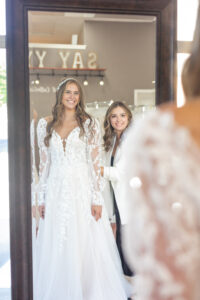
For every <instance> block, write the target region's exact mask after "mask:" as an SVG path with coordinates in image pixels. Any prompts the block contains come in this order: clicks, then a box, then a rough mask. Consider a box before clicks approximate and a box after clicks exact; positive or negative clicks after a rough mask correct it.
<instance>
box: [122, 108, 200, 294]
mask: <svg viewBox="0 0 200 300" xmlns="http://www.w3.org/2000/svg"><path fill="white" fill-rule="evenodd" d="M123 151H124V155H123V156H124V157H125V161H124V164H125V168H126V171H127V198H128V199H129V215H130V223H129V225H128V228H127V231H126V234H125V238H126V241H127V242H128V245H129V248H128V251H127V254H128V257H129V259H130V261H131V263H132V267H133V268H134V270H135V271H136V274H137V275H138V276H137V280H136V282H137V298H136V299H137V300H161V299H163V300H199V299H200V290H199V282H198V281H199V276H200V172H199V166H200V153H199V148H198V147H197V146H196V144H195V143H194V141H193V140H192V138H191V137H190V134H189V132H188V131H187V130H186V129H185V128H183V127H180V126H177V125H176V124H175V122H174V119H173V115H171V114H169V113H160V112H156V113H154V114H153V115H152V116H149V117H147V119H146V120H145V121H143V122H141V123H140V124H138V125H137V126H136V128H135V129H133V130H132V131H131V129H130V130H129V137H128V139H127V141H126V144H125V145H124V149H123Z"/></svg>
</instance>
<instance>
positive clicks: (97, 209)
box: [91, 205, 102, 221]
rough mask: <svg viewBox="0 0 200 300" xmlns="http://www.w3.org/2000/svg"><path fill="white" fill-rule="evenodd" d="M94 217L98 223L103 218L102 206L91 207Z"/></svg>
mask: <svg viewBox="0 0 200 300" xmlns="http://www.w3.org/2000/svg"><path fill="white" fill-rule="evenodd" d="M91 211H92V215H93V217H94V218H95V220H96V221H98V220H99V219H100V218H101V214H102V206H101V205H92V207H91Z"/></svg>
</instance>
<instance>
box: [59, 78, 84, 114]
mask: <svg viewBox="0 0 200 300" xmlns="http://www.w3.org/2000/svg"><path fill="white" fill-rule="evenodd" d="M79 98H80V93H79V90H78V86H77V85H76V84H75V83H68V84H66V86H65V90H64V93H63V98H62V104H63V105H64V107H65V109H67V110H75V109H76V106H77V104H78V103H79Z"/></svg>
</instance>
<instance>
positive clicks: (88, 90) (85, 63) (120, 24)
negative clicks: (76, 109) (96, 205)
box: [28, 11, 156, 299]
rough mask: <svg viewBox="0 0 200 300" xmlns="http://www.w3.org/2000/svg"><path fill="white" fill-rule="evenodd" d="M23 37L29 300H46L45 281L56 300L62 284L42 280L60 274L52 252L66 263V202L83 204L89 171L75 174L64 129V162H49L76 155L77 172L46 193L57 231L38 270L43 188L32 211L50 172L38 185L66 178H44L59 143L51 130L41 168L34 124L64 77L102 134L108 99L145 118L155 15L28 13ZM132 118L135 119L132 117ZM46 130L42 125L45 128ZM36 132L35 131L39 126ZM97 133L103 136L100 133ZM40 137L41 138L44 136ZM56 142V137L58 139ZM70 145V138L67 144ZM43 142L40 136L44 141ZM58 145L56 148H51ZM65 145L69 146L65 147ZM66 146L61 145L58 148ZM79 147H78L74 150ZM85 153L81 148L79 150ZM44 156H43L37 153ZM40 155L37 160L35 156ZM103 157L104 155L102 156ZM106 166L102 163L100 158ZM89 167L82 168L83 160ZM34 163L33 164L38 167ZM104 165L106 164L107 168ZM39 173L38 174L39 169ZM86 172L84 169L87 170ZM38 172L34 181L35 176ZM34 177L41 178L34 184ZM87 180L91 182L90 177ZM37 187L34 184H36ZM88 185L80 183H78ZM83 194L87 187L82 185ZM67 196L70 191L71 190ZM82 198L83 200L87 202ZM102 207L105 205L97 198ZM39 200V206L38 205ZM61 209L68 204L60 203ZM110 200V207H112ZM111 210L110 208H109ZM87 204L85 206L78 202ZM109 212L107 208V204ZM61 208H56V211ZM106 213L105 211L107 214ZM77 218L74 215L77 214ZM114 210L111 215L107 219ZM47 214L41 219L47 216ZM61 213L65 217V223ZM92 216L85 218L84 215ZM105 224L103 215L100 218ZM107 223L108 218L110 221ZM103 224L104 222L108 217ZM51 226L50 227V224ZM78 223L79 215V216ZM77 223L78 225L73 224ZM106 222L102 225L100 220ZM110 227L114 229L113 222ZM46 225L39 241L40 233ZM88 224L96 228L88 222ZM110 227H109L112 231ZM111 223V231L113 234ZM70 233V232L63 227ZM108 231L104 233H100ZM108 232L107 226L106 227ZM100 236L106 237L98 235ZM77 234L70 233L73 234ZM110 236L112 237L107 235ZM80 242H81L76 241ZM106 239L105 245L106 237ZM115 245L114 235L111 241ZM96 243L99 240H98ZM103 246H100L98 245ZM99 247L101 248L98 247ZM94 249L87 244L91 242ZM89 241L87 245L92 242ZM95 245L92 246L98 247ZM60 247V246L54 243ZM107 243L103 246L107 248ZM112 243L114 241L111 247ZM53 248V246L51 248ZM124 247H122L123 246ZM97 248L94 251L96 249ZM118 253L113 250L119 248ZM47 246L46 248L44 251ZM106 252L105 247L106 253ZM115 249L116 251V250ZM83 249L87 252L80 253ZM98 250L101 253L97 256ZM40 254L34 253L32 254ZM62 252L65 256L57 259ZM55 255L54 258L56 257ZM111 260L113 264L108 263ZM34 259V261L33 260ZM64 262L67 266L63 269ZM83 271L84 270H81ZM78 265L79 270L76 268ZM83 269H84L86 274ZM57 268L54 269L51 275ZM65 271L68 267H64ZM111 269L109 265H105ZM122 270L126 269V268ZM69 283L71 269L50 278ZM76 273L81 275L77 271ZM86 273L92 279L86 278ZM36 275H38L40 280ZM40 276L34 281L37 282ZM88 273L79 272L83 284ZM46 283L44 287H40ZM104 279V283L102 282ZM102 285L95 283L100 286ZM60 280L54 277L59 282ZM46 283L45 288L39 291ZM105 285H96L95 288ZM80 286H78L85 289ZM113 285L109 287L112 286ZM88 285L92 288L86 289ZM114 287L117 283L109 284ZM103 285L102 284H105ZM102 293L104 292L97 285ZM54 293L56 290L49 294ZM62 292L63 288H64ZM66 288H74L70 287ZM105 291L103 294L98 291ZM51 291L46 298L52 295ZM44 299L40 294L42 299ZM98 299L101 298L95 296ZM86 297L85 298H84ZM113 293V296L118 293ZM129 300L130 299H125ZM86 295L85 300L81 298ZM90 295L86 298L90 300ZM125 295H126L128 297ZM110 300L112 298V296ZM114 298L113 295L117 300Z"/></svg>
mask: <svg viewBox="0 0 200 300" xmlns="http://www.w3.org/2000/svg"><path fill="white" fill-rule="evenodd" d="M28 24H29V26H28V28H29V31H28V36H29V74H30V78H29V87H30V111H31V118H30V120H31V150H32V151H31V154H32V155H31V157H32V166H33V167H32V190H33V193H32V203H33V219H32V225H33V238H32V244H33V262H34V266H35V268H34V270H35V273H36V275H35V276H34V278H35V277H37V278H36V280H35V281H34V286H33V287H34V288H35V286H36V289H35V293H36V299H41V296H40V293H41V294H42V295H43V298H45V296H44V295H45V293H44V290H46V292H47V290H48V288H50V287H48V285H49V281H50V280H52V290H53V291H54V293H55V294H54V296H52V299H53V298H55V297H56V296H57V295H58V294H59V293H61V295H62V298H65V297H66V295H68V293H67V294H66V293H65V294H64V291H63V292H62V284H61V282H60V283H59V284H56V283H55V282H56V279H55V278H54V279H48V274H46V275H44V273H45V269H46V268H47V265H48V268H49V273H51V272H52V274H55V273H57V274H61V273H62V271H61V269H62V268H59V267H58V265H59V262H58V261H57V260H56V257H55V256H54V255H56V254H55V253H57V251H60V252H59V255H60V257H61V258H62V255H64V256H63V258H62V259H63V264H64V261H68V259H69V258H70V257H71V253H68V251H69V247H67V245H66V246H65V243H64V241H63V240H64V239H67V240H68V235H69V233H68V231H71V232H73V227H74V226H76V225H73V224H74V222H75V224H77V223H76V222H77V220H76V219H75V220H74V219H73V217H71V214H72V210H73V209H72V207H71V205H72V204H71V205H70V204H69V203H68V202H67V201H68V200H67V199H68V197H70V203H74V202H73V201H74V199H76V198H77V195H79V193H80V190H81V195H79V196H78V198H79V201H80V202H79V204H77V206H78V207H79V206H81V203H84V201H86V202H87V201H88V200H86V199H85V197H83V194H86V191H85V190H84V189H83V188H82V189H81V187H82V184H83V183H84V177H87V176H86V175H84V176H83V177H82V176H81V177H80V176H79V175H78V174H80V173H82V174H84V173H85V169H88V166H85V167H83V168H82V170H81V165H82V163H81V162H82V161H84V156H83V157H82V159H81V160H80V159H79V156H80V155H81V151H82V148H81V147H80V146H79V142H78V140H76V138H75V137H74V139H73V135H71V132H72V133H73V132H75V131H73V130H71V132H70V133H69V135H68V134H67V136H68V137H67V139H65V140H63V141H62V143H63V146H62V147H61V149H60V150H61V152H60V156H61V157H62V148H63V147H64V154H65V155H64V157H66V156H67V155H68V156H69V158H67V157H66V158H65V159H64V158H63V160H62V158H61V157H60V158H59V159H57V160H56V161H57V162H56V163H57V164H58V165H59V163H60V160H61V161H62V164H64V162H65V161H66V160H68V159H70V160H71V161H73V158H74V154H72V152H73V153H76V152H77V153H79V154H78V155H77V159H76V158H74V163H73V167H72V169H73V174H74V170H75V169H76V164H77V162H78V169H77V171H76V172H77V174H76V175H75V174H74V175H73V174H71V171H70V174H71V175H66V180H67V181H66V183H65V185H64V186H63V185H62V184H61V185H60V188H59V191H57V192H56V187H54V191H52V192H51V193H53V194H54V196H53V197H54V201H55V202H56V203H57V204H56V206H54V213H53V215H54V214H55V217H53V219H51V221H50V224H54V225H53V227H52V229H53V232H55V231H56V232H57V233H56V237H55V236H54V234H53V233H51V246H50V245H46V247H47V248H46V250H47V249H49V250H48V252H49V253H51V252H52V253H51V254H50V256H49V259H48V263H47V265H46V267H45V261H46V259H47V253H46V252H45V255H44V256H43V254H42V251H43V250H42V249H43V247H42V246H41V245H40V244H45V243H46V242H45V241H46V238H47V231H48V229H49V230H51V229H50V226H51V225H50V224H49V221H48V220H49V212H50V211H51V210H52V209H53V203H52V202H51V200H50V199H51V197H50V196H48V195H49V190H50V189H51V187H49V188H48V190H47V188H46V189H45V195H46V197H48V200H47V202H48V201H49V202H48V203H49V204H48V203H45V212H44V214H45V216H44V220H43V218H40V216H39V209H38V206H39V204H40V209H41V207H42V206H41V203H40V201H41V200H40V196H39V195H40V193H41V190H42V189H43V188H41V181H42V177H43V174H44V173H45V171H44V170H45V169H46V168H49V171H48V172H49V175H48V177H47V178H45V180H44V182H43V185H48V186H49V184H47V182H51V185H52V186H53V185H54V184H55V186H57V187H58V186H59V183H60V181H62V180H65V179H64V178H65V177H62V178H60V179H56V180H55V181H54V180H51V177H52V176H51V174H53V173H52V172H53V171H52V168H53V165H54V164H55V162H54V158H52V157H54V155H53V152H52V151H54V146H53V145H52V143H54V142H53V141H54V140H55V145H56V153H57V151H58V149H57V146H58V145H60V138H59V139H57V137H58V134H57V131H58V129H57V130H56V129H55V128H54V130H55V132H56V139H55V136H54V135H53V133H52V136H51V141H50V144H49V148H47V149H48V151H50V152H51V154H50V158H49V159H50V160H51V162H50V163H49V164H48V162H47V160H46V159H44V161H43V156H44V155H45V156H46V155H47V153H46V154H44V153H45V152H46V151H44V150H43V149H42V147H44V145H43V146H42V147H41V144H43V143H44V142H43V141H40V135H41V133H38V134H37V133H36V131H37V130H38V129H36V128H38V127H37V124H38V122H41V121H39V120H41V118H42V122H44V121H43V120H44V118H45V117H47V116H49V115H51V112H52V107H53V106H54V105H55V101H56V91H57V86H58V85H59V83H60V81H61V80H63V78H66V79H67V78H71V77H73V78H76V79H77V80H78V81H79V82H80V84H81V86H82V87H83V89H84V98H85V104H86V111H87V112H88V113H89V114H90V115H91V116H92V117H95V118H98V119H99V121H100V125H101V127H102V128H103V121H104V118H105V114H106V111H107V109H108V108H109V106H110V105H111V104H112V103H113V102H115V101H122V102H124V103H125V104H126V105H127V106H128V107H129V108H130V110H131V111H132V113H133V121H134V120H135V117H138V115H139V113H140V114H142V115H144V113H145V112H146V111H147V110H150V109H153V108H154V106H155V102H156V101H155V78H156V17H155V16H145V15H120V14H112V15H111V14H98V13H97V14H95V13H74V12H44V11H42V12H41V11H29V13H28ZM135 115H136V116H135ZM39 124H40V123H39ZM45 124H46V123H45ZM66 126H67V125H66ZM39 127H40V125H39ZM103 134H104V132H103ZM45 135H46V132H45ZM59 137H60V135H59ZM69 139H70V140H69ZM43 140H44V137H43ZM56 142H57V143H56ZM70 142H71V144H70ZM64 143H65V146H64ZM73 143H76V144H77V146H76V147H75V148H73ZM38 144H39V145H40V149H38ZM101 144H103V140H101ZM70 147H71V148H72V149H73V150H71V152H69V153H68V150H67V148H68V149H71V148H70ZM79 147H80V148H79ZM84 147H86V148H87V143H86V145H85V146H84ZM43 152H44V153H43ZM39 153H40V155H38V154H39ZM107 155H108V154H106V155H105V156H107ZM104 160H105V159H104ZM88 164H89V162H88ZM39 165H40V166H39ZM68 165H69V162H68ZM107 167H108V166H107ZM41 169H42V171H41ZM63 169H64V168H62V167H60V168H58V169H57V170H55V174H57V175H56V176H57V178H59V174H60V172H64V173H63V176H65V175H64V174H65V173H66V174H67V173H68V172H69V170H70V167H66V169H65V170H64V171H62V170H63ZM89 169H90V167H89ZM39 174H40V176H39ZM39 177H40V179H39ZM70 178H73V180H72V182H71V185H68V184H67V182H69V180H70ZM89 178H90V177H89ZM38 181H39V183H38ZM73 184H75V186H76V187H77V186H79V191H78V190H76V188H75V189H74V194H73V195H71V194H70V195H71V196H69V195H68V194H69V190H70V189H72V190H73ZM107 184H108V185H109V186H108V187H107V190H108V189H109V190H110V191H109V190H108V192H106V193H104V197H105V198H110V199H109V202H113V201H114V200H113V199H112V197H110V193H113V188H112V185H111V183H110V180H109V181H108V182H107ZM84 185H87V182H86V183H84ZM38 186H39V191H37V192H34V190H37V189H38ZM87 189H89V184H88V187H87ZM63 193H65V198H63V199H62V201H61V200H60V201H59V199H61V198H62V197H63ZM70 193H71V191H70ZM88 197H89V196H88ZM104 201H105V202H106V203H107V199H104ZM45 202H46V200H45ZM67 203H68V204H67ZM116 203H117V202H115V205H116ZM109 204H111V203H109ZM84 205H86V204H84ZM109 207H110V205H109ZM61 208H62V209H61ZM105 210H106V207H104V206H103V213H102V214H103V215H104V213H105ZM78 212H79V209H77V208H76V210H75V212H74V213H76V214H78ZM106 213H108V212H107V211H106ZM83 214H84V211H83V212H80V215H81V216H82V215H83ZM114 214H115V212H114V211H113V212H112V215H114ZM46 215H47V216H46ZM66 215H67V217H66ZM90 215H91V213H90ZM85 218H90V217H89V216H87V217H86V216H85ZM105 218H106V217H105ZM111 218H114V217H113V216H111ZM107 219H108V217H107ZM53 220H54V221H53ZM79 220H81V217H79ZM79 222H80V221H79ZM105 223H106V222H105ZM116 223H118V222H117V221H116ZM102 224H104V217H103V216H102ZM44 226H46V227H45V232H46V233H45V236H44V235H43V234H44V233H43V231H44V228H43V227H44ZM90 226H94V228H95V226H96V225H93V224H92V221H91V225H90ZM112 226H113V225H112ZM118 226H120V225H119V224H117V232H118ZM69 227H70V228H69ZM83 227H84V222H83V224H82V225H81V226H80V228H83ZM80 228H79V227H78V226H77V229H76V232H77V235H78V237H77V240H78V241H79V242H80V240H83V237H84V235H85V232H87V233H88V236H89V232H90V231H89V228H85V232H84V231H81V230H80ZM107 230H108V229H107ZM110 232H111V227H110ZM105 234H106V232H105ZM75 235H76V233H75V232H74V233H73V236H75ZM110 236H111V237H110ZM81 237H82V239H81ZM109 237H110V238H112V239H113V241H114V236H113V234H112V233H111V234H110V235H109ZM109 237H107V239H109ZM85 239H86V242H84V241H82V243H81V244H80V246H79V247H81V248H84V247H85V244H88V243H89V242H90V239H89V237H88V238H87V237H85ZM118 239H119V237H118V235H117V240H118ZM100 241H101V242H102V240H101V239H100ZM103 242H104V243H105V241H103ZM103 242H102V243H103ZM68 243H70V244H71V245H73V249H72V252H73V253H76V252H77V249H76V243H75V242H74V238H73V239H72V238H69V240H68ZM93 243H94V242H93ZM93 243H92V244H93ZM97 243H99V242H97ZM60 244H62V245H60ZM108 244H109V243H108ZM118 244H119V243H118ZM55 245H57V247H56V246H55ZM123 246H124V245H123ZM60 247H61V248H62V247H63V249H64V250H63V251H61V250H59V249H60ZM99 247H100V245H99ZM119 247H120V246H119ZM50 248H52V249H50ZM93 250H94V251H96V250H95V249H93ZM109 250H110V249H109ZM109 250H106V248H104V249H103V251H104V253H105V252H106V251H107V252H108V253H107V255H109ZM116 250H117V245H116ZM85 251H86V250H85ZM98 251H99V252H100V251H101V249H99V250H98ZM38 252H39V253H38ZM119 252H122V250H121V247H120V248H119ZM63 253H64V254H63ZM66 253H68V257H65V255H66ZM57 255H58V254H57ZM88 255H89V256H90V259H91V260H92V253H90V250H89V249H88V250H87V252H86V253H85V258H84V259H86V258H87V256H88ZM104 255H105V258H104V259H107V261H108V262H107V263H108V265H109V256H108V257H107V258H106V253H105V254H104ZM114 255H115V254H112V256H113V261H114ZM54 259H55V260H56V261H57V263H55V265H54V268H55V269H51V267H50V265H51V261H52V260H54ZM70 259H71V261H72V262H71V263H72V264H73V265H74V267H75V266H76V263H77V262H76V261H79V260H80V261H81V254H80V255H77V257H76V258H75V261H73V259H74V257H73V256H72V257H71V258H70ZM40 260H41V261H40ZM38 264H40V265H42V266H43V268H44V269H43V271H41V268H42V267H40V269H39V271H38V267H37V266H38ZM92 265H95V261H93V262H92ZM67 266H68V264H67V265H66V267H67ZM83 267H84V264H83ZM83 267H82V268H83ZM88 267H89V266H86V268H87V269H88ZM57 268H58V269H57ZM68 268H69V267H68ZM109 268H110V269H111V270H112V268H113V267H112V264H110V267H109ZM127 268H128V267H126V269H127ZM125 271H126V275H129V274H131V271H130V270H128V271H127V270H125ZM90 272H91V274H90V276H92V278H93V277H95V274H94V273H93V269H92V268H91V270H90ZM109 272H111V271H109V270H108V274H106V269H104V277H106V275H107V276H108V280H109V276H110V277H111V274H110V275H109ZM69 273H70V274H71V275H70V276H71V277H72V278H73V281H75V279H74V277H73V275H74V276H75V275H76V276H78V275H79V272H78V271H76V272H75V274H74V273H73V270H70V271H69V270H68V272H64V273H63V274H62V275H61V276H58V275H57V276H56V278H58V277H59V278H60V277H61V278H62V277H63V278H65V280H66V282H67V284H65V285H67V286H68V285H69V281H67V278H68V275H67V274H69ZM80 274H82V273H80ZM92 274H93V275H92ZM41 276H42V277H41ZM113 276H114V278H115V273H114V274H112V277H113ZM38 277H39V279H38ZM86 277H87V274H85V278H86ZM45 278H46V281H45ZM100 278H101V272H99V273H98V278H96V281H97V282H98V280H100ZM102 279H103V278H102ZM102 279H101V280H102ZM38 281H43V284H42V288H41V284H37V282H38ZM60 281H61V279H60ZM45 282H46V284H47V283H48V284H47V286H45ZM102 282H104V281H101V283H102ZM53 284H54V285H53ZM82 284H83V288H84V283H82ZM113 284H114V282H113ZM92 285H93V284H92ZM115 285H116V288H117V285H118V284H117V282H116V283H115ZM94 286H95V279H94ZM104 286H105V283H104ZM104 288H105V287H104ZM56 289H59V292H58V291H56ZM65 289H66V286H65ZM73 289H77V287H74V288H73ZM105 289H106V288H105ZM53 291H51V294H52V293H53ZM43 293H44V294H43ZM96 293H97V294H98V288H97V286H96ZM99 293H100V292H99ZM86 295H87V293H86ZM86 295H85V297H86V299H92V297H91V296H86ZM119 295H120V293H119ZM129 296H130V295H129ZM68 297H69V298H70V299H75V298H74V297H76V298H79V299H80V298H81V297H82V296H81V294H80V295H79V297H77V296H75V292H74V291H71V293H70V295H69V296H68ZM88 297H89V298H88ZM90 297H91V298H90ZM127 297H128V295H127ZM106 298H108V294H106V293H105V299H106ZM111 298H112V297H111ZM119 298H120V296H119Z"/></svg>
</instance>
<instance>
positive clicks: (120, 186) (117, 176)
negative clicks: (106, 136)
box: [103, 138, 128, 225]
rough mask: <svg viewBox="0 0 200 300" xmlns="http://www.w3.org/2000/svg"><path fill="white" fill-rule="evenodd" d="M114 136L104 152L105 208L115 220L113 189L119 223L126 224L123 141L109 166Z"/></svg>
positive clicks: (112, 219)
mask: <svg viewBox="0 0 200 300" xmlns="http://www.w3.org/2000/svg"><path fill="white" fill-rule="evenodd" d="M115 141H116V138H114V140H113V146H112V148H111V149H110V150H109V151H108V152H105V157H104V161H105V165H104V175H103V177H104V178H105V179H107V180H108V181H107V180H106V181H107V183H106V186H105V189H104V192H103V196H104V201H105V206H106V208H107V212H108V216H109V219H110V221H111V222H115V218H114V201H113V191H114V194H115V199H116V202H117V206H118V210H119V214H120V218H121V224H122V225H124V224H127V222H128V217H127V207H126V206H127V203H126V197H125V188H126V187H125V186H126V185H125V182H124V177H125V176H123V174H124V172H123V168H122V166H121V164H120V163H121V155H122V144H123V141H121V143H120V144H119V145H118V147H117V150H116V152H115V157H114V165H113V167H111V165H110V163H111V155H112V152H113V148H114V145H115ZM109 182H110V183H111V186H112V188H113V191H112V189H111V187H109Z"/></svg>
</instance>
